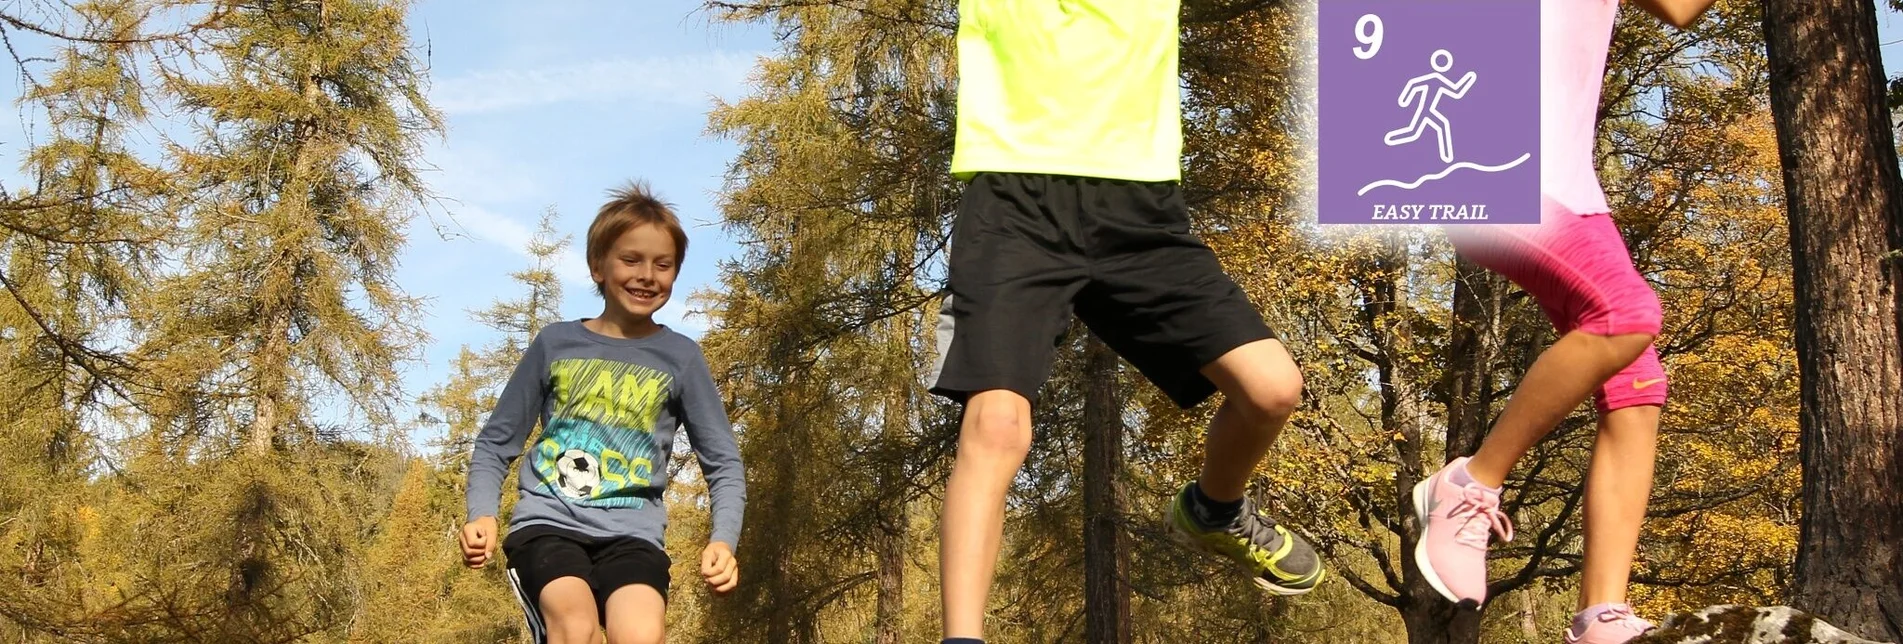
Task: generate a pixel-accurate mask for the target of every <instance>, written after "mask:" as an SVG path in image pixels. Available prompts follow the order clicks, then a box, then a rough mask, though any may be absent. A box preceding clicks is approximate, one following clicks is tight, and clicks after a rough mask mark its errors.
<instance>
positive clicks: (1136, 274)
mask: <svg viewBox="0 0 1903 644" xmlns="http://www.w3.org/2000/svg"><path fill="white" fill-rule="evenodd" d="M950 271H951V286H950V291H951V293H950V295H949V299H948V301H946V302H945V303H944V305H943V307H942V312H941V313H940V315H939V326H938V344H939V358H938V359H939V361H940V363H939V365H938V373H937V375H936V376H935V377H934V378H933V380H932V385H931V390H932V392H933V393H936V394H939V395H942V396H945V397H948V398H951V399H953V400H957V401H963V400H964V399H965V398H966V397H967V396H969V395H971V394H973V393H977V392H981V391H986V390H990V389H1007V390H1010V391H1014V392H1017V393H1018V394H1020V395H1022V396H1024V397H1025V398H1027V399H1030V400H1033V401H1035V400H1037V392H1038V389H1040V388H1041V387H1042V386H1043V385H1044V381H1045V380H1047V379H1049V377H1050V371H1051V361H1052V359H1053V357H1054V356H1055V351H1056V345H1057V343H1058V342H1059V341H1060V340H1061V338H1062V336H1063V333H1064V329H1065V327H1066V326H1068V324H1069V321H1070V316H1071V314H1073V313H1075V314H1076V316H1077V318H1078V319H1080V320H1082V321H1083V322H1084V324H1085V325H1086V326H1088V327H1090V330H1091V332H1092V333H1095V334H1096V335H1097V337H1099V338H1102V339H1103V341H1104V343H1105V344H1107V345H1109V346H1110V348H1111V349H1113V350H1115V351H1116V352H1117V354H1118V355H1121V356H1123V358H1124V359H1125V360H1128V361H1129V362H1130V364H1131V365H1132V366H1135V367H1136V368H1137V370H1138V371H1140V372H1142V373H1143V376H1144V377H1145V378H1148V379H1149V381H1150V382H1151V383H1154V384H1155V385H1156V386H1157V388H1158V389H1161V390H1163V393H1165V394H1167V395H1169V397H1170V399H1171V400H1172V401H1174V402H1175V403H1176V404H1177V405H1178V406H1181V407H1183V408H1189V407H1193V406H1195V405H1197V404H1199V403H1201V402H1202V401H1203V400H1205V399H1207V398H1208V397H1209V395H1210V394H1213V393H1215V392H1216V386H1215V384H1214V383H1211V382H1210V381H1209V379H1208V378H1206V377H1204V376H1203V375H1202V372H1201V370H1202V368H1203V367H1204V366H1206V365H1208V364H1209V363H1211V362H1215V360H1216V359H1217V358H1220V357H1222V356H1223V354H1226V353H1228V352H1229V351H1230V350H1232V349H1235V348H1236V347H1239V346H1242V345H1244V344H1248V343H1250V342H1254V341H1257V340H1264V339H1271V338H1274V337H1275V334H1274V333H1273V332H1272V331H1270V330H1269V327H1268V325H1266V324H1264V323H1263V321H1262V314H1261V313H1260V312H1258V311H1256V309H1255V305H1254V304H1252V303H1250V301H1249V299H1248V297H1247V296H1246V295H1244V294H1243V292H1242V289H1241V288H1240V287H1238V286H1236V283H1235V282H1234V281H1233V280H1231V279H1229V276H1228V274H1226V273H1224V272H1223V270H1222V265H1221V264H1220V263H1218V262H1217V261H1216V254H1215V253H1214V252H1213V251H1211V250H1209V247H1208V246H1207V245H1204V244H1203V242H1202V240H1201V239H1199V238H1198V237H1197V236H1196V235H1195V234H1194V233H1192V232H1190V225H1189V209H1188V207H1187V206H1185V205H1184V203H1183V195H1182V192H1181V190H1180V188H1179V187H1178V185H1177V184H1176V183H1173V182H1170V183H1144V182H1131V181H1115V180H1109V179H1091V178H1083V177H1066V176H1052V175H1039V174H1003V173H980V174H978V175H977V176H975V177H973V178H972V180H971V183H970V185H968V186H967V187H966V188H965V193H964V196H963V197H962V199H961V200H960V202H959V204H958V215H957V219H956V220H955V221H954V222H953V224H952V242H951V265H950Z"/></svg>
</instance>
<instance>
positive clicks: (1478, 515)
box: [1448, 484, 1513, 550]
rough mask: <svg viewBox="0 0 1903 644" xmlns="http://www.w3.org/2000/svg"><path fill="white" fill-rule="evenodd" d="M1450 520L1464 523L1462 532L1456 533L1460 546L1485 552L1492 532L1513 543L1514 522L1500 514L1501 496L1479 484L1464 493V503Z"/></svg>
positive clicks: (1462, 494) (1450, 514)
mask: <svg viewBox="0 0 1903 644" xmlns="http://www.w3.org/2000/svg"><path fill="white" fill-rule="evenodd" d="M1448 517H1450V518H1453V519H1456V520H1459V521H1460V530H1458V531H1456V532H1455V533H1454V541H1455V542H1456V543H1460V544H1463V545H1467V546H1470V547H1474V548H1479V549H1482V550H1485V549H1486V548H1487V533H1489V532H1491V533H1493V534H1497V535H1500V540H1501V541H1512V540H1513V522H1512V521H1511V520H1508V519H1507V515H1506V513H1505V512H1501V511H1500V496H1499V495H1498V494H1494V493H1492V492H1489V491H1487V490H1486V489H1485V488H1482V487H1480V485H1479V484H1474V485H1468V486H1467V487H1465V488H1463V489H1462V490H1461V498H1460V503H1457V504H1455V505H1454V509H1453V511H1452V512H1449V513H1448Z"/></svg>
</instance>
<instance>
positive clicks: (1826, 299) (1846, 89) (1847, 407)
mask: <svg viewBox="0 0 1903 644" xmlns="http://www.w3.org/2000/svg"><path fill="white" fill-rule="evenodd" d="M1763 7H1764V34H1765V45H1766V49H1767V51H1768V53H1769V59H1770V81H1771V114H1772V117H1773V119H1774V120H1775V122H1776V127H1777V138H1778V149H1779V153H1780V154H1779V157H1780V161H1781V162H1782V165H1783V168H1784V189H1785V198H1786V202H1787V208H1788V214H1789V217H1790V231H1791V260H1792V266H1793V267H1794V269H1795V276H1794V284H1793V285H1794V286H1795V291H1796V306H1797V316H1796V322H1797V324H1796V335H1797V338H1796V339H1797V343H1796V344H1797V359H1798V368H1799V373H1800V375H1801V377H1802V380H1803V388H1802V401H1803V410H1802V412H1801V414H1800V417H1799V423H1800V426H1801V431H1802V442H1801V447H1800V452H1799V458H1800V460H1801V461H1802V464H1803V468H1804V471H1803V502H1804V514H1803V519H1802V524H1801V525H1802V527H1801V532H1800V536H1799V541H1798V555H1797V570H1796V573H1797V581H1796V584H1795V588H1794V589H1793V601H1794V603H1796V604H1797V605H1798V606H1799V607H1801V608H1804V609H1806V610H1809V611H1811V612H1814V613H1817V614H1819V615H1820V616H1822V617H1823V618H1824V619H1826V620H1827V621H1830V622H1831V623H1833V624H1837V625H1840V626H1843V627H1844V628H1845V629H1846V630H1849V631H1851V632H1853V633H1858V634H1860V635H1861V636H1863V637H1867V638H1872V639H1884V640H1903V572H1900V571H1903V473H1899V468H1900V467H1903V454H1899V451H1898V450H1899V448H1900V447H1903V444H1899V442H1898V432H1899V427H1900V426H1903V341H1899V333H1900V332H1903V317H1899V316H1900V315H1903V310H1900V306H1903V305H1900V304H1899V302H1898V297H1899V294H1898V292H1897V282H1898V277H1899V274H1898V262H1897V261H1896V260H1895V259H1894V258H1889V259H1886V254H1888V253H1891V252H1893V249H1897V248H1899V247H1903V200H1900V199H1903V178H1899V176H1898V169H1897V155H1896V148H1895V141H1894V137H1893V134H1892V132H1891V130H1890V115H1889V110H1888V109H1887V107H1886V105H1885V102H1884V89H1885V88H1884V75H1883V69H1882V60H1881V56H1880V53H1879V51H1878V43H1877V25H1876V6H1875V4H1874V3H1873V2H1872V0H1765V2H1764V5H1763Z"/></svg>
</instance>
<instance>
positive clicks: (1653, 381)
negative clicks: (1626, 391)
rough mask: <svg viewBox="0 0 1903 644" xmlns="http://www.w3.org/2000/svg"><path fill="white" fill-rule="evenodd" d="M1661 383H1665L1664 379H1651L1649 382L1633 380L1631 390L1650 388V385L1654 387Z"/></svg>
mask: <svg viewBox="0 0 1903 644" xmlns="http://www.w3.org/2000/svg"><path fill="white" fill-rule="evenodd" d="M1661 382H1665V379H1664V378H1653V379H1651V380H1634V381H1632V388H1633V389H1644V388H1646V387H1650V386H1652V385H1656V384H1659V383H1661Z"/></svg>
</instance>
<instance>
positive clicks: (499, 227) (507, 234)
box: [454, 206, 594, 287]
mask: <svg viewBox="0 0 1903 644" xmlns="http://www.w3.org/2000/svg"><path fill="white" fill-rule="evenodd" d="M454 216H455V219H456V224H458V225H460V226H461V227H462V228H463V229H464V230H467V231H469V233H470V234H471V235H474V236H475V237H476V238H477V239H480V240H483V241H485V242H488V243H492V244H498V245H501V246H503V247H506V248H508V249H509V250H511V251H514V252H515V253H516V254H517V255H520V256H522V257H524V258H526V259H531V260H533V259H535V256H534V255H531V254H529V240H530V239H531V238H533V237H534V236H535V230H534V229H532V228H530V227H529V226H528V225H526V224H523V223H522V222H519V221H516V220H514V219H510V218H508V217H504V216H502V215H498V214H496V213H493V212H489V211H488V210H484V209H483V208H481V207H480V206H459V207H457V208H455V212H454ZM555 264H556V266H555V274H556V275H557V276H558V277H560V278H561V280H562V282H563V283H564V284H565V285H568V286H582V285H587V286H590V287H592V286H593V285H594V280H593V279H590V278H589V277H588V262H587V260H585V259H583V258H582V254H581V251H580V250H579V249H576V248H575V246H574V245H573V244H570V245H569V247H568V248H567V249H564V250H563V251H562V255H561V257H559V258H557V259H556V260H555Z"/></svg>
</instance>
